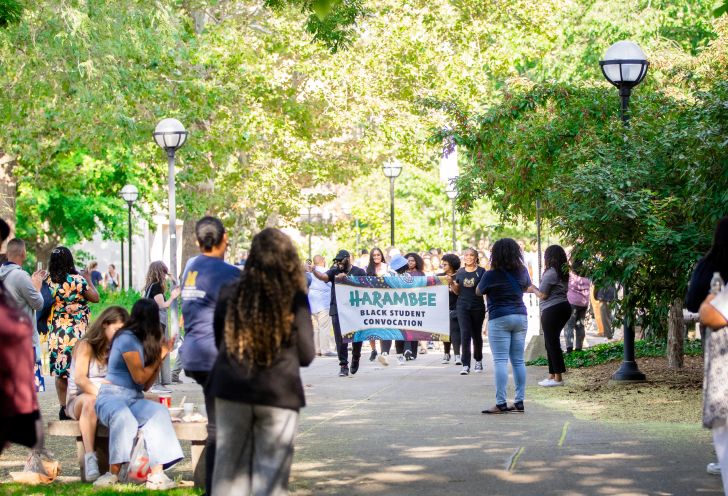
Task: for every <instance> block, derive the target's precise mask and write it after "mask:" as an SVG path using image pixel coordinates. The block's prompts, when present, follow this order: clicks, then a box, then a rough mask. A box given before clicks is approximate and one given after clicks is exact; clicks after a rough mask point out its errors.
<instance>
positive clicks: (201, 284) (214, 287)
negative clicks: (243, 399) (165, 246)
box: [179, 216, 240, 494]
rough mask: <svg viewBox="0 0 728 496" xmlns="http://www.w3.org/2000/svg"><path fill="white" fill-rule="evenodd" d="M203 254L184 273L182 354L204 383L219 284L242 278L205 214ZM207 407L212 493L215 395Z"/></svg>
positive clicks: (212, 354)
mask: <svg viewBox="0 0 728 496" xmlns="http://www.w3.org/2000/svg"><path fill="white" fill-rule="evenodd" d="M195 236H196V237H197V245H198V246H199V248H200V255H198V256H196V257H195V258H194V259H193V260H191V261H190V262H189V263H188V264H187V267H186V268H185V272H184V274H182V317H183V318H184V330H185V338H184V342H183V343H182V345H181V346H180V348H179V358H181V360H182V368H183V369H184V371H185V375H186V376H187V377H191V378H192V379H194V380H195V381H197V383H198V384H200V385H201V386H203V387H204V386H205V385H206V384H207V379H208V378H209V376H210V371H211V370H212V367H213V365H214V364H215V360H216V359H217V355H218V351H217V346H215V331H214V328H213V320H214V316H215V306H216V305H217V302H218V295H219V293H220V288H222V287H223V286H226V285H227V284H230V283H232V282H235V281H237V280H238V279H240V269H238V268H237V267H235V266H234V265H230V264H228V263H226V262H225V251H226V250H227V247H228V236H227V233H226V232H225V227H224V226H223V225H222V221H221V220H220V219H218V218H216V217H209V216H208V217H203V218H202V219H200V220H199V221H197V224H196V225H195ZM205 408H206V410H207V442H206V443H205V444H206V447H207V456H206V458H205V470H206V473H205V491H206V493H207V494H211V490H212V472H213V470H214V467H215V439H216V436H215V432H216V429H215V399H214V398H213V397H211V396H209V395H208V394H205Z"/></svg>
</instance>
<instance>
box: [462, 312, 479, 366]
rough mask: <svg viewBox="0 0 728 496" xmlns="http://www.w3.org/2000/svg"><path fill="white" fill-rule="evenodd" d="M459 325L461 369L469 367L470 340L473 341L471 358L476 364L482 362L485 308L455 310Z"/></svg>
mask: <svg viewBox="0 0 728 496" xmlns="http://www.w3.org/2000/svg"><path fill="white" fill-rule="evenodd" d="M457 314H458V324H459V325H460V345H461V346H462V348H463V354H462V357H461V358H462V360H463V367H470V340H471V339H472V340H473V348H474V349H473V355H472V356H473V358H475V361H476V362H480V361H482V360H483V334H482V332H483V321H484V320H485V307H484V306H483V307H478V308H460V307H458V309H457Z"/></svg>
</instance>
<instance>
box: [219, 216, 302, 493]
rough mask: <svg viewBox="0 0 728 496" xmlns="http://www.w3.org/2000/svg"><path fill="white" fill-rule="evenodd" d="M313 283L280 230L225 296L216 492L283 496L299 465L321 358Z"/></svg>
mask: <svg viewBox="0 0 728 496" xmlns="http://www.w3.org/2000/svg"><path fill="white" fill-rule="evenodd" d="M306 286H307V284H306V278H305V277H304V271H303V269H302V265H301V261H300V259H299V258H298V253H297V251H296V247H295V246H293V243H292V242H291V240H290V238H289V237H288V236H286V235H285V234H283V233H282V232H281V231H279V230H278V229H272V228H267V229H264V230H262V231H261V232H260V233H258V234H257V235H256V236H255V238H253V242H252V245H251V247H250V255H249V257H248V260H247V262H246V264H245V269H244V270H243V274H242V277H241V279H240V281H239V282H237V283H235V284H232V285H228V286H226V287H225V288H223V289H222V291H221V292H220V299H219V303H218V305H217V307H216V308H215V342H216V344H217V345H218V347H219V349H220V353H219V354H218V357H217V360H216V361H215V366H214V367H213V369H212V372H211V374H210V380H209V382H208V385H207V390H208V394H209V395H211V396H214V397H215V411H216V413H217V420H216V422H217V426H218V431H219V436H218V438H219V439H218V442H217V453H216V459H217V463H216V464H215V471H214V474H213V483H212V484H213V485H212V489H213V493H212V494H215V495H216V496H234V495H238V494H260V495H264V494H265V495H269V494H270V495H278V494H280V495H283V494H287V493H288V479H289V475H290V472H291V462H292V461H293V440H294V436H295V434H296V427H297V424H298V411H299V410H300V408H301V407H303V406H305V404H306V401H305V396H304V392H303V384H302V382H301V375H300V367H302V366H303V367H306V366H308V365H309V364H310V363H311V362H312V361H313V359H314V353H315V352H314V337H313V327H312V325H311V311H310V309H309V306H308V300H307V298H306Z"/></svg>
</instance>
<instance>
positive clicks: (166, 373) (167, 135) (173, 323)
mask: <svg viewBox="0 0 728 496" xmlns="http://www.w3.org/2000/svg"><path fill="white" fill-rule="evenodd" d="M187 135H188V133H187V131H186V130H185V127H184V126H183V125H182V123H181V122H180V121H178V120H177V119H162V120H161V121H159V124H157V127H156V128H154V133H153V134H152V136H153V137H154V141H155V142H156V143H157V145H159V147H160V148H162V149H163V150H164V151H165V152H166V153H167V165H168V171H169V172H168V178H167V179H168V187H169V193H168V194H169V196H168V200H167V202H168V208H169V273H170V274H171V275H172V277H173V278H174V280H175V281H177V280H178V277H177V204H176V200H175V181H174V159H175V153H176V152H177V150H179V149H180V148H181V147H182V145H184V144H185V142H186V141H187ZM177 302H178V299H177V298H175V299H174V300H173V301H172V305H170V307H169V326H168V327H167V336H170V335H175V334H177V333H178V332H179V320H178V315H177V314H178V305H177ZM170 381H171V377H170V369H169V355H167V357H166V358H165V359H164V363H163V364H162V384H168V383H169V382H170Z"/></svg>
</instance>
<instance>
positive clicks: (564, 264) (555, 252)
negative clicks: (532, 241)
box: [543, 245, 569, 282]
mask: <svg viewBox="0 0 728 496" xmlns="http://www.w3.org/2000/svg"><path fill="white" fill-rule="evenodd" d="M543 261H544V265H545V267H544V272H546V271H547V270H549V269H554V270H555V271H556V273H557V274H558V275H559V279H561V280H562V281H564V282H569V260H568V258H567V257H566V252H565V251H564V249H563V248H562V247H560V246H559V245H551V246H549V247H548V248H546V251H545V252H543Z"/></svg>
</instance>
